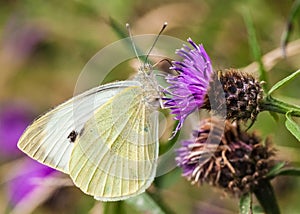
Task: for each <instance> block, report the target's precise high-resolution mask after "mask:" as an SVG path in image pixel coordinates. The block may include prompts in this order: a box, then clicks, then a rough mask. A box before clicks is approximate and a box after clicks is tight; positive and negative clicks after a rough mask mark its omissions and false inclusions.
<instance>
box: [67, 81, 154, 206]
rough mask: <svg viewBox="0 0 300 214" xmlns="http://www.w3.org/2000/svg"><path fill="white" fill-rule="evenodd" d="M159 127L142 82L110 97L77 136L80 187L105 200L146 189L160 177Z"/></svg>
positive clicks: (75, 170) (75, 175)
mask: <svg viewBox="0 0 300 214" xmlns="http://www.w3.org/2000/svg"><path fill="white" fill-rule="evenodd" d="M157 126H158V120H157V118H156V115H155V112H154V110H151V109H150V108H149V107H148V106H147V104H146V102H145V100H144V95H143V90H142V88H141V87H140V86H132V87H128V88H126V89H124V90H122V91H121V92H120V93H118V94H117V95H115V96H114V97H112V98H111V99H109V100H108V101H107V102H106V103H105V104H103V105H102V106H101V107H99V108H98V109H97V110H96V111H95V113H94V116H93V117H91V118H90V119H89V120H88V121H87V122H86V124H85V125H84V127H83V128H82V130H81V131H80V133H79V135H78V136H77V138H76V141H75V144H74V148H73V151H72V155H71V159H70V165H69V168H70V176H71V178H72V179H73V181H74V183H75V185H76V186H78V187H79V188H80V189H81V190H83V191H84V192H85V193H87V194H90V195H93V196H95V198H96V199H98V200H102V201H116V200H122V199H125V198H128V197H129V196H131V195H136V194H138V193H141V192H144V191H145V189H146V188H147V187H149V185H150V184H151V182H152V181H153V179H154V176H155V170H156V161H157V156H158V133H157Z"/></svg>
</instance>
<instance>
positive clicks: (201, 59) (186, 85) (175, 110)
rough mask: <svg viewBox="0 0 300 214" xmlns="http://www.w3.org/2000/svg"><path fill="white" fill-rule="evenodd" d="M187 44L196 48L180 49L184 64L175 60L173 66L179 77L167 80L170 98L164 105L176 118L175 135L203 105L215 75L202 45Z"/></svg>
mask: <svg viewBox="0 0 300 214" xmlns="http://www.w3.org/2000/svg"><path fill="white" fill-rule="evenodd" d="M187 41H188V42H189V43H190V44H191V45H192V47H193V49H191V48H190V47H189V46H187V45H184V47H183V48H181V49H179V50H177V52H176V53H177V54H178V55H179V56H181V57H182V58H183V61H182V62H180V61H175V62H173V66H172V67H171V69H173V70H175V71H177V72H178V73H179V74H178V75H177V76H173V75H172V76H171V75H169V76H167V77H166V80H167V82H168V83H169V84H171V86H170V87H168V88H167V89H166V90H165V93H166V95H167V96H166V97H165V98H164V100H165V102H164V105H165V106H166V107H167V108H169V109H171V113H172V114H174V115H175V117H174V119H175V120H178V121H179V123H178V126H177V127H176V129H175V132H174V135H175V134H176V133H177V131H178V130H179V129H180V128H181V127H182V125H183V122H184V120H185V119H186V118H187V116H188V115H189V114H191V113H192V112H193V111H195V110H196V109H197V108H200V107H201V106H202V105H203V103H204V98H205V96H206V94H207V90H208V87H209V82H210V79H211V75H212V73H213V69H212V66H211V61H210V58H209V56H208V55H207V53H206V52H205V50H204V48H203V45H196V44H195V43H194V42H193V41H192V39H190V38H189V39H188V40H187ZM168 95H170V96H168ZM174 135H173V136H174Z"/></svg>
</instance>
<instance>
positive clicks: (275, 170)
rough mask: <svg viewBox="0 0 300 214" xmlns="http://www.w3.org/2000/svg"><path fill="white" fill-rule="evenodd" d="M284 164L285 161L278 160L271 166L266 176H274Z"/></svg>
mask: <svg viewBox="0 0 300 214" xmlns="http://www.w3.org/2000/svg"><path fill="white" fill-rule="evenodd" d="M284 166H285V162H279V163H277V164H276V165H275V166H273V168H272V169H271V170H270V172H269V173H268V174H267V177H268V178H274V177H275V176H276V175H278V173H280V170H281V169H282V168H283V167H284Z"/></svg>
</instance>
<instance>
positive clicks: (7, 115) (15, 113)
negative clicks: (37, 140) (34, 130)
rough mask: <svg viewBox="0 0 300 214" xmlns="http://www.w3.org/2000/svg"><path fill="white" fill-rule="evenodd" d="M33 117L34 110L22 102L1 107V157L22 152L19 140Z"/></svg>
mask: <svg viewBox="0 0 300 214" xmlns="http://www.w3.org/2000/svg"><path fill="white" fill-rule="evenodd" d="M32 119H33V114H32V111H31V110H30V109H29V107H28V106H25V105H24V104H22V103H11V104H6V105H3V106H2V107H1V108H0V154H1V157H5V156H7V157H11V156H15V155H17V154H21V152H20V150H19V149H18V148H17V142H18V139H19V138H20V136H21V134H22V133H23V131H24V130H25V129H26V127H27V126H28V125H29V123H30V122H31V121H32Z"/></svg>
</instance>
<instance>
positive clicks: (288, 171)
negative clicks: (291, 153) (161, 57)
mask: <svg viewBox="0 0 300 214" xmlns="http://www.w3.org/2000/svg"><path fill="white" fill-rule="evenodd" d="M279 175H282V176H300V168H285V169H280V170H278V171H277V172H276V174H273V177H275V176H279ZM268 177H269V175H268Z"/></svg>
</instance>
